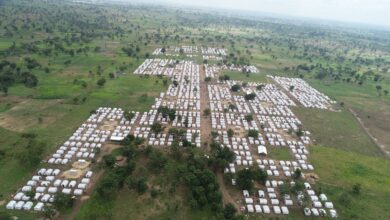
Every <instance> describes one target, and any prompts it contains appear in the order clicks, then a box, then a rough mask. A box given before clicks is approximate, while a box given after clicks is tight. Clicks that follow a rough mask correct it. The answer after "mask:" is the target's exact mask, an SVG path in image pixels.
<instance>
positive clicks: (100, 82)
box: [96, 78, 106, 87]
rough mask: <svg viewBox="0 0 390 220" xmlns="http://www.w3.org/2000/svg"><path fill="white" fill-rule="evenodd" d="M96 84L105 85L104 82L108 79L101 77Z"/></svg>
mask: <svg viewBox="0 0 390 220" xmlns="http://www.w3.org/2000/svg"><path fill="white" fill-rule="evenodd" d="M96 84H97V85H98V86H100V87H102V86H104V84H106V79H105V78H100V79H99V80H98V81H97V82H96Z"/></svg>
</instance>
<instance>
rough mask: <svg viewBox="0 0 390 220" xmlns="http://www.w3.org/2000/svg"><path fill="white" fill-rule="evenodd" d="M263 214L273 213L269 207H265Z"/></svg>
mask: <svg viewBox="0 0 390 220" xmlns="http://www.w3.org/2000/svg"><path fill="white" fill-rule="evenodd" d="M263 212H264V213H265V214H269V213H271V210H270V209H269V206H268V205H263Z"/></svg>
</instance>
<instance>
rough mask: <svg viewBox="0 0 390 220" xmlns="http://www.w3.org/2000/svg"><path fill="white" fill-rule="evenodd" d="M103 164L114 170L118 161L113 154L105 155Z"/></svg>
mask: <svg viewBox="0 0 390 220" xmlns="http://www.w3.org/2000/svg"><path fill="white" fill-rule="evenodd" d="M103 162H104V165H105V166H106V167H109V168H112V167H114V165H115V162H116V159H115V157H114V156H113V155H112V154H108V155H104V156H103Z"/></svg>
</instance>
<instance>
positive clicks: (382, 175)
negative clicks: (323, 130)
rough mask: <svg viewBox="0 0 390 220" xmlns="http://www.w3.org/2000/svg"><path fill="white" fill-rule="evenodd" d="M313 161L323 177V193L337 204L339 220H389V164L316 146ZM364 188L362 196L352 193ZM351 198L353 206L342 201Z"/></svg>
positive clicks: (317, 171)
mask: <svg viewBox="0 0 390 220" xmlns="http://www.w3.org/2000/svg"><path fill="white" fill-rule="evenodd" d="M310 161H311V162H312V164H313V165H314V167H315V172H316V173H317V174H318V175H319V176H320V182H319V184H317V188H318V186H321V188H322V190H323V192H324V193H326V194H327V195H328V197H329V198H330V199H331V201H333V202H334V204H335V208H336V210H337V211H338V212H339V215H340V219H389V218H390V212H388V208H387V206H388V204H389V203H390V188H389V187H388V186H389V185H390V172H388V168H389V167H390V161H389V160H385V159H380V158H377V157H370V156H363V155H361V154H357V153H353V152H346V151H342V150H337V149H333V148H327V147H321V146H314V147H312V148H311V155H310ZM354 184H361V186H362V192H361V195H353V194H352V193H351V191H352V186H353V185H354ZM346 194H348V196H349V197H350V204H347V203H345V202H344V201H342V200H340V198H341V197H345V195H346Z"/></svg>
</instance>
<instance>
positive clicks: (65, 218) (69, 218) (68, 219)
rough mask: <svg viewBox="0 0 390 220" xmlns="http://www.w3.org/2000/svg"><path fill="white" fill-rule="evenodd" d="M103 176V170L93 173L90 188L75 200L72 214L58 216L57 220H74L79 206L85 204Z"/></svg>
mask: <svg viewBox="0 0 390 220" xmlns="http://www.w3.org/2000/svg"><path fill="white" fill-rule="evenodd" d="M103 174H104V169H102V170H99V171H98V172H97V173H95V174H94V175H93V178H92V179H91V183H90V187H88V188H87V190H86V191H85V195H83V196H82V197H80V198H79V199H77V200H76V201H75V203H74V204H73V208H72V212H71V213H70V214H67V215H60V216H58V218H57V219H58V220H74V219H76V217H77V214H78V213H79V211H80V209H81V206H82V205H83V204H84V202H86V201H87V200H88V199H89V197H90V195H91V194H92V192H93V189H94V188H95V186H96V183H97V182H98V181H99V179H100V178H101V177H102V176H103Z"/></svg>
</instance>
